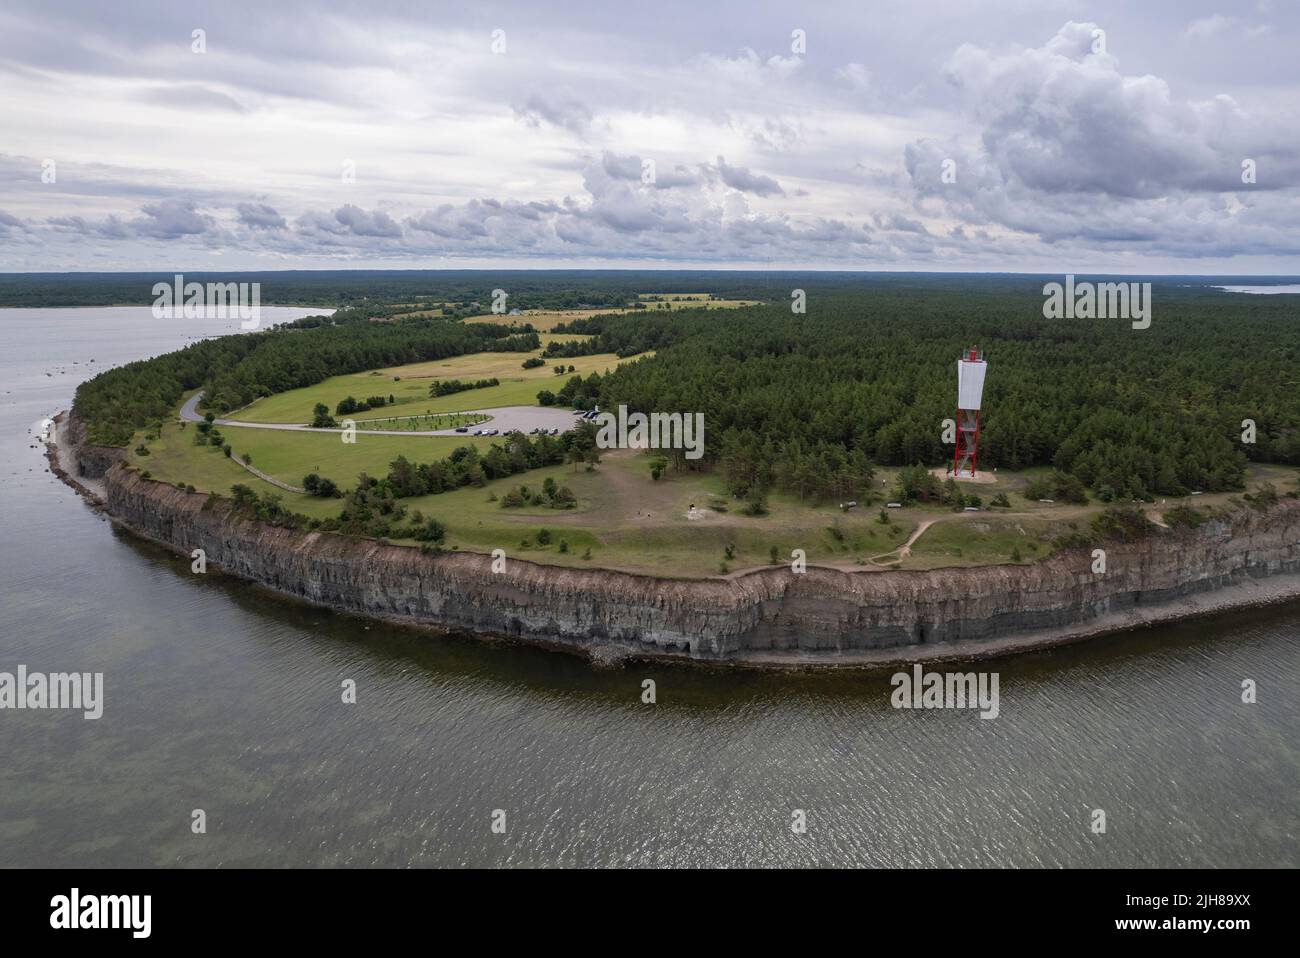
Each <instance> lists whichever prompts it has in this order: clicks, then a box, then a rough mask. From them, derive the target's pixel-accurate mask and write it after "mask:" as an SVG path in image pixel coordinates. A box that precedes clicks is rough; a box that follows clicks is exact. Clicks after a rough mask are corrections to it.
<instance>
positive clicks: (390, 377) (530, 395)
mask: <svg viewBox="0 0 1300 958" xmlns="http://www.w3.org/2000/svg"><path fill="white" fill-rule="evenodd" d="M531 355H536V354H534V353H472V354H470V355H467V356H455V357H452V358H450V359H441V360H434V361H432V362H425V363H412V364H410V365H407V366H392V367H389V368H387V369H377V370H372V371H370V372H364V373H351V374H348V375H346V376H331V377H330V378H329V379H326V380H323V381H321V382H319V383H317V384H316V385H314V386H306V387H304V388H302V389H291V390H289V391H288V392H283V393H277V394H276V395H274V396H267V397H265V398H262V399H259V400H257V401H256V402H254V403H252V404H251V405H248V406H245V407H244V408H243V409H239V410H235V411H234V412H231V413H227V414H226V415H225V416H224V417H222V418H229V419H235V420H238V421H240V422H265V423H297V424H305V423H308V422H310V421H311V418H312V409H313V407H314V406H315V405H316V404H317V403H322V402H323V403H324V404H325V405H326V406H328V407H329V410H330V414H331V415H333V414H334V410H335V409H336V408H337V407H338V404H339V402H341V401H342V400H343V399H345V398H347V397H348V396H352V397H354V398H356V399H359V400H360V399H366V398H367V397H369V396H383V397H385V398H387V397H389V396H390V395H391V396H392V397H393V399H395V400H396V403H395V405H390V406H384V407H382V408H378V407H377V408H375V409H370V410H367V411H366V412H362V413H356V414H354V415H352V417H351V418H353V419H355V420H356V421H357V422H358V423H361V422H362V421H364V420H365V419H367V418H375V419H381V418H382V419H387V418H390V417H393V416H402V415H407V416H410V415H431V414H434V413H448V412H459V411H463V410H468V409H490V408H492V407H495V406H532V405H536V403H537V393H538V392H539V391H540V390H542V389H550V390H552V391H556V390H558V389H559V388H560V387H561V386H563V385H564V383H565V381H566V380H567V379H568V376H569V375H570V374H565V375H563V376H557V375H556V374H555V372H554V367H555V366H557V365H563V366H565V367H566V368H567V367H569V366H573V367H574V369H575V372H574V373H573V374H572V375H582V376H587V375H590V374H591V373H594V372H599V373H605V372H608V371H609V370H611V369H613V368H614V367H615V366H617V365H618V364H619V362H621V361H622V362H626V361H628V360H620V359H619V358H618V357H617V356H615V355H614V354H613V353H598V354H596V355H594V356H576V357H574V358H572V359H568V358H565V359H556V360H554V361H551V360H549V359H548V360H547V361H546V365H544V366H538V367H536V368H533V369H524V368H523V367H522V363H523V361H524V360H525V359H527V358H528V357H529V356H531ZM642 355H650V354H649V353H644V354H642ZM435 379H460V380H462V381H467V380H479V379H499V380H501V384H500V385H498V386H488V387H486V388H483V389H467V390H465V391H463V392H458V393H452V394H451V395H448V396H438V397H437V398H430V396H429V386H430V385H431V384H432V382H433V381H434V380H435Z"/></svg>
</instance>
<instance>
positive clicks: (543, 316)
mask: <svg viewBox="0 0 1300 958" xmlns="http://www.w3.org/2000/svg"><path fill="white" fill-rule="evenodd" d="M646 295H657V296H697V297H701V298H699V299H692V300H675V301H664V302H662V303H650V302H646V306H645V308H644V309H637V308H636V307H621V308H620V307H606V308H604V309H553V310H552V309H525V310H523V311H522V312H521V313H519V315H517V316H511V315H509V314H506V313H485V314H483V315H481V316H470V317H468V318H467V319H466V320H465V322H468V323H500V324H503V325H510V324H511V323H531V324H532V326H533V328H534V329H537V330H538V331H540V332H545V331H547V330H551V329H554V328H555V327H556V326H558V325H559V324H560V323H568V322H572V321H573V320H575V319H586V318H589V317H591V316H611V315H614V316H621V315H623V314H625V313H651V312H654V311H655V310H657V309H660V308H663V309H669V310H672V309H738V308H740V307H741V306H757V305H758V300H756V299H707V297H708V294H707V293H651V294H641V296H640V297H639V298H640V299H641V300H642V301H643V302H645V296H646ZM564 338H566V339H567V338H571V337H567V336H566V337H564Z"/></svg>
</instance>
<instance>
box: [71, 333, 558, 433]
mask: <svg viewBox="0 0 1300 958" xmlns="http://www.w3.org/2000/svg"><path fill="white" fill-rule="evenodd" d="M539 346H540V340H539V338H538V336H537V333H535V332H532V331H521V330H517V329H512V328H511V327H507V326H500V325H494V324H491V323H458V322H452V321H450V320H447V319H440V318H429V319H408V320H403V321H402V322H400V323H391V324H389V323H370V322H365V321H357V319H356V317H355V316H350V315H344V316H342V317H340V318H339V319H338V321H336V322H328V321H323V320H322V318H321V317H309V318H307V319H304V320H299V321H298V322H295V323H286V324H284V325H282V326H277V327H274V328H272V329H267V330H262V331H259V332H256V333H249V334H246V335H235V336H221V337H218V338H216V339H207V340H202V341H200V342H197V343H193V344H191V345H190V346H187V347H185V348H184V349H181V350H178V351H176V352H173V353H167V354H165V355H162V356H157V357H155V358H153V359H148V360H141V361H139V362H134V363H127V364H126V365H125V366H119V367H117V368H116V369H110V370H107V371H106V372H103V373H100V374H99V375H98V376H96V377H94V378H93V379H90V380H87V381H86V382H84V383H82V384H81V386H79V387H78V388H77V394H76V398H75V399H74V400H73V406H72V408H73V411H74V412H75V413H76V414H77V416H79V417H80V418H81V419H82V420H83V421H84V422H85V423H86V427H87V432H88V436H89V438H90V440H91V442H94V443H97V444H99V445H105V446H125V445H126V444H127V443H129V442H130V440H131V436H132V435H133V434H134V433H135V431H136V430H137V429H140V428H142V427H144V426H146V425H149V424H151V423H155V422H158V421H160V420H161V419H163V418H164V417H166V416H168V415H171V414H172V413H173V412H174V411H175V409H176V406H177V404H178V403H179V402H180V400H181V396H182V395H183V394H184V393H185V392H187V391H189V390H191V389H197V388H199V387H203V388H204V389H205V390H206V394H205V396H204V403H203V407H204V408H205V409H207V410H209V411H211V412H214V413H218V414H220V413H225V412H228V411H229V410H231V409H237V408H239V407H241V406H246V405H248V403H250V402H252V401H253V400H254V399H257V398H258V397H260V396H269V395H271V394H273V393H279V392H284V391H286V390H289V389H297V388H299V387H300V386H310V385H314V384H315V383H318V382H320V381H322V380H324V379H327V378H328V377H330V376H335V375H339V374H342V373H354V372H361V371H363V370H367V369H375V368H380V367H385V366H398V365H402V364H405V363H414V362H424V361H428V360H434V359H445V358H446V357H448V356H460V355H464V354H466V353H478V352H493V351H502V352H531V351H534V350H536V349H538V348H539Z"/></svg>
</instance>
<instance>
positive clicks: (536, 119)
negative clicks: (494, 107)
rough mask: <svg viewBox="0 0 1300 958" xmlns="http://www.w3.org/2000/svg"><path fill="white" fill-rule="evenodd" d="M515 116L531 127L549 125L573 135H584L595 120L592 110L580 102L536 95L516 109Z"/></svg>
mask: <svg viewBox="0 0 1300 958" xmlns="http://www.w3.org/2000/svg"><path fill="white" fill-rule="evenodd" d="M514 110H515V115H516V116H518V117H519V118H520V119H522V120H523V121H524V122H525V123H527V124H528V125H529V126H541V125H542V124H543V123H549V124H551V125H552V126H557V127H560V128H561V129H565V130H568V131H569V132H571V133H578V134H582V133H585V132H586V131H587V129H588V128H589V127H590V126H591V122H592V120H593V119H594V118H595V116H594V114H593V113H592V111H591V109H590V108H589V107H587V106H586V105H585V104H583V103H582V102H580V101H578V100H573V99H562V100H556V99H550V98H547V97H544V96H542V95H541V94H537V93H534V94H533V95H532V96H530V97H529V98H528V99H527V101H526V102H525V103H524V105H523V106H516V107H515V108H514Z"/></svg>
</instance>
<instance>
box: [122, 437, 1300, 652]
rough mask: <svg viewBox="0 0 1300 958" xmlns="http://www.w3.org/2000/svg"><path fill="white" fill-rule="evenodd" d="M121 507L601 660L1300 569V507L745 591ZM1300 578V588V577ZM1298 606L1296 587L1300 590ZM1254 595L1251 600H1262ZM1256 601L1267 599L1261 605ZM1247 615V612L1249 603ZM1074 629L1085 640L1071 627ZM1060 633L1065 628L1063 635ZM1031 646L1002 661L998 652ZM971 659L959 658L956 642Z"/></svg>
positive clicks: (1099, 605)
mask: <svg viewBox="0 0 1300 958" xmlns="http://www.w3.org/2000/svg"><path fill="white" fill-rule="evenodd" d="M104 481H105V488H106V493H107V495H106V499H107V508H108V511H109V512H110V513H111V514H112V515H113V516H115V517H116V518H118V519H119V520H121V521H122V522H123V523H124V524H126V525H127V526H129V527H130V528H131V529H133V530H135V531H137V532H138V533H140V534H142V535H145V536H147V537H149V538H151V539H154V540H156V541H158V542H160V543H163V544H164V545H167V546H169V547H171V548H174V549H176V550H178V551H180V552H182V553H187V554H188V553H189V552H191V550H193V549H196V548H201V549H203V550H204V552H205V553H206V556H207V561H208V563H209V564H210V565H214V566H217V567H219V568H221V569H222V570H225V571H227V572H230V573H232V574H234V575H237V576H242V577H244V578H246V579H250V580H253V581H255V582H259V583H262V584H263V585H266V586H269V587H270V588H272V589H276V590H279V591H280V592H283V593H286V594H288V595H292V596H298V597H301V598H303V599H306V600H308V601H311V602H315V603H320V604H322V605H325V606H329V607H332V608H335V609H340V610H345V611H349V612H355V613H360V614H363V615H371V616H380V617H385V618H391V619H399V620H404V621H409V622H416V623H423V624H427V625H431V626H438V627H441V628H445V629H453V630H467V631H472V632H480V633H490V634H495V635H504V636H512V637H517V638H520V639H524V640H527V641H532V642H537V643H545V644H551V645H560V646H567V647H572V648H576V649H582V650H584V651H587V652H593V651H598V650H616V651H619V652H629V653H633V654H663V653H677V654H679V655H681V656H683V657H687V656H689V657H690V658H692V659H699V660H712V661H737V660H740V661H745V660H747V661H762V662H768V663H773V664H779V663H786V664H796V665H805V664H854V663H864V662H870V661H872V660H873V658H874V660H875V661H880V660H881V656H880V655H875V656H873V655H872V654H871V653H872V652H873V650H893V651H892V652H891V653H889V655H890V656H892V658H893V659H895V660H903V659H907V658H916V657H921V655H920V654H918V653H923V652H924V651H925V650H936V649H949V650H951V651H952V652H953V653H954V654H956V655H959V656H960V655H964V654H965V653H966V652H967V651H969V652H970V653H977V652H980V651H981V650H983V651H989V650H994V651H1007V650H1009V649H1012V648H1019V647H1025V646H1028V645H1032V644H1035V643H1034V642H1032V641H1029V640H1030V639H1033V638H1034V637H1039V638H1042V637H1051V636H1053V635H1055V636H1058V639H1057V640H1058V641H1064V640H1067V639H1069V638H1077V637H1079V635H1081V634H1083V632H1081V631H1079V629H1078V627H1083V629H1084V630H1085V631H1087V630H1089V629H1090V630H1091V631H1093V632H1096V631H1103V630H1104V629H1103V628H1101V627H1100V625H1098V624H1099V623H1101V624H1104V623H1107V622H1110V623H1113V624H1111V625H1109V626H1108V628H1111V629H1114V628H1122V627H1127V626H1131V625H1133V624H1135V622H1136V621H1142V619H1141V618H1140V617H1139V618H1138V619H1136V620H1135V619H1133V618H1131V617H1130V618H1129V619H1127V620H1124V621H1121V620H1120V618H1119V617H1117V616H1119V614H1122V613H1126V612H1131V611H1132V610H1135V609H1143V610H1145V609H1147V608H1151V609H1152V610H1153V611H1155V610H1159V609H1161V608H1164V609H1166V610H1167V611H1169V610H1172V611H1173V613H1174V614H1168V615H1163V616H1162V615H1159V614H1157V615H1154V616H1153V618H1162V617H1166V618H1170V617H1177V615H1178V614H1186V612H1185V611H1184V612H1178V611H1177V610H1176V609H1175V608H1174V607H1175V606H1176V605H1177V603H1178V600H1180V599H1184V598H1185V597H1188V596H1195V595H1201V594H1209V593H1211V592H1213V591H1215V590H1222V589H1225V588H1232V587H1241V584H1242V583H1249V582H1252V581H1255V580H1259V579H1261V578H1263V577H1267V576H1275V575H1279V574H1284V573H1295V572H1297V571H1300V501H1296V500H1285V501H1284V502H1283V503H1281V504H1279V505H1278V506H1277V507H1276V508H1275V509H1273V510H1272V511H1270V512H1269V513H1267V514H1261V513H1256V512H1253V511H1249V510H1242V511H1240V512H1237V513H1234V514H1233V515H1232V517H1231V518H1228V519H1214V520H1211V521H1209V522H1207V523H1205V524H1204V525H1202V526H1201V527H1199V528H1197V529H1196V530H1194V531H1185V532H1174V531H1162V532H1161V533H1160V534H1158V535H1155V536H1153V537H1151V538H1150V539H1147V540H1145V541H1142V542H1138V543H1133V544H1111V545H1109V546H1108V547H1107V568H1108V571H1107V572H1106V573H1105V574H1104V575H1096V574H1094V573H1093V572H1092V571H1091V565H1092V558H1091V556H1090V555H1089V554H1088V553H1086V552H1079V551H1074V552H1068V553H1062V554H1058V555H1056V556H1053V557H1052V558H1050V559H1047V560H1045V561H1042V562H1037V563H1032V564H1029V565H1015V566H993V567H981V568H964V569H942V570H935V571H925V572H908V571H894V572H844V571H838V570H832V569H821V568H816V567H811V568H809V569H808V570H807V572H805V573H803V574H799V575H796V574H794V573H792V572H791V571H790V570H789V569H788V568H785V567H777V568H769V569H762V570H758V571H754V572H751V573H747V574H744V575H740V576H736V577H734V578H730V579H721V578H719V579H704V580H684V579H663V578H656V577H652V576H643V575H632V574H627V573H622V572H612V571H601V570H584V569H577V570H575V569H569V568H559V567H555V566H546V565H539V564H536V563H532V562H528V561H526V560H523V559H514V558H509V559H508V560H507V563H506V568H505V571H504V572H501V573H499V574H494V573H493V572H492V571H491V564H492V562H491V559H490V557H488V556H482V555H473V554H466V553H456V552H447V553H441V554H436V555H421V554H420V553H419V552H418V551H417V550H415V549H411V548H405V547H401V546H391V545H381V544H379V543H376V542H373V541H368V540H359V539H353V538H349V537H345V536H339V535H334V534H329V533H319V532H301V531H296V530H288V529H277V528H272V527H268V526H265V525H262V524H260V523H258V522H255V521H252V520H248V519H243V518H241V517H239V516H238V515H236V514H235V513H234V511H233V507H232V505H231V504H230V503H229V502H228V501H227V500H223V499H213V500H211V501H209V499H208V497H207V496H205V495H203V494H200V493H186V492H183V491H181V490H179V489H176V488H174V487H171V486H168V485H164V484H161V483H157V482H151V481H148V480H144V479H141V478H140V477H139V475H138V474H137V473H135V472H134V471H132V470H130V469H128V468H126V467H125V466H124V465H123V464H121V463H117V464H114V465H112V466H111V468H109V469H108V471H107V473H106V475H105V477H104ZM1297 581H1300V580H1297ZM1292 594H1294V593H1292ZM1241 601H1245V602H1248V601H1251V600H1250V599H1245V600H1241ZM1255 601H1258V599H1256V600H1255ZM1236 604H1240V603H1236ZM1072 629H1073V630H1074V631H1071V630H1072ZM1053 630H1055V631H1053ZM1016 637H1022V638H1020V639H1017V641H1015V642H1013V643H1012V644H1010V645H1004V646H1003V647H1002V648H1000V649H997V648H995V646H994V645H993V643H997V642H1001V641H1003V640H1005V639H1008V638H1013V639H1015V638H1016ZM954 647H955V648H954Z"/></svg>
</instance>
